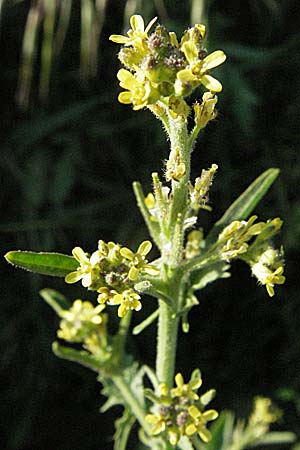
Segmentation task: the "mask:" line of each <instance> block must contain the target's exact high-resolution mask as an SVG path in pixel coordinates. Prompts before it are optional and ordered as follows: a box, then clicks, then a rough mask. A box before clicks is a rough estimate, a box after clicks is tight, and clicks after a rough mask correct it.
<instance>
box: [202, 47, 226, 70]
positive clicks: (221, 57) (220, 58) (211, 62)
mask: <svg viewBox="0 0 300 450" xmlns="http://www.w3.org/2000/svg"><path fill="white" fill-rule="evenodd" d="M225 60H226V55H225V53H224V52H222V50H216V51H215V52H213V53H210V54H209V55H207V56H206V57H205V58H204V59H203V61H202V64H203V66H202V67H203V69H205V70H210V69H213V68H214V67H217V66H219V65H220V64H222V63H223V62H224V61H225Z"/></svg>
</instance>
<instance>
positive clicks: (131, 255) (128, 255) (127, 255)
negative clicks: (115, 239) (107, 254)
mask: <svg viewBox="0 0 300 450" xmlns="http://www.w3.org/2000/svg"><path fill="white" fill-rule="evenodd" d="M120 253H121V255H122V256H123V258H126V259H129V261H133V259H134V253H133V251H131V250H130V249H129V248H127V247H122V248H121V250H120Z"/></svg>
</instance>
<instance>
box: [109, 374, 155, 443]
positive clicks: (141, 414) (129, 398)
mask: <svg viewBox="0 0 300 450" xmlns="http://www.w3.org/2000/svg"><path fill="white" fill-rule="evenodd" d="M112 381H113V383H114V384H115V386H116V387H117V388H118V390H119V392H120V394H121V396H122V398H123V400H124V402H125V403H126V404H127V405H128V406H129V408H130V410H131V412H132V414H133V415H134V416H135V417H136V419H137V420H138V422H139V423H140V425H141V426H142V427H143V429H144V431H145V432H146V433H147V434H148V435H151V427H150V425H149V424H148V423H147V422H146V420H145V415H146V413H145V410H144V408H143V406H142V405H141V404H140V402H139V401H138V399H137V398H136V396H135V395H134V393H133V392H132V390H131V387H130V386H129V385H128V384H127V383H126V382H125V381H124V378H123V377H122V375H114V376H112Z"/></svg>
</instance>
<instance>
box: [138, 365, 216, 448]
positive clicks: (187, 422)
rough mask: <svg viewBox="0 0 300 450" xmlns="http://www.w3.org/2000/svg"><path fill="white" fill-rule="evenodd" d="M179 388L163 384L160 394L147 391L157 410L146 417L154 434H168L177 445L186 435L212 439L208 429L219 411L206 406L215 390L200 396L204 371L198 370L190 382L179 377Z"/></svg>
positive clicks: (176, 379)
mask: <svg viewBox="0 0 300 450" xmlns="http://www.w3.org/2000/svg"><path fill="white" fill-rule="evenodd" d="M175 383H176V387H174V388H172V389H169V388H168V387H167V385H166V384H165V383H161V384H160V385H159V392H158V395H156V394H154V393H153V392H152V391H150V390H146V396H147V397H148V398H150V399H151V401H153V403H154V406H153V413H151V414H148V415H147V416H146V421H147V422H148V423H149V424H151V426H152V433H153V435H161V434H162V435H164V436H166V438H167V439H168V441H169V442H170V443H171V445H174V446H175V445H176V444H177V442H178V441H179V440H180V438H181V437H182V436H187V437H191V436H193V435H194V434H198V435H199V436H200V438H201V439H202V440H203V441H204V442H208V441H209V440H210V439H211V433H210V431H209V430H208V429H207V427H206V425H207V423H208V422H210V421H212V420H215V419H216V418H217V417H218V413H217V411H215V410H214V409H210V410H207V411H204V409H205V406H206V405H207V404H208V403H209V402H210V401H211V399H212V398H213V396H214V394H215V391H214V390H210V391H208V392H206V393H205V394H204V395H202V396H201V397H199V395H198V394H197V390H198V389H199V387H200V386H201V384H202V379H201V374H200V371H199V370H198V369H196V370H194V371H193V373H192V376H191V379H190V381H189V382H188V383H184V379H183V376H182V375H181V373H178V374H177V375H176V376H175Z"/></svg>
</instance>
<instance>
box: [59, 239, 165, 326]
mask: <svg viewBox="0 0 300 450" xmlns="http://www.w3.org/2000/svg"><path fill="white" fill-rule="evenodd" d="M151 248H152V244H151V242H150V241H144V242H142V243H141V244H140V246H139V248H138V250H137V252H136V253H134V252H133V251H132V250H130V249H129V248H127V247H122V246H121V245H119V244H115V243H114V242H108V243H105V242H104V241H102V240H100V241H99V244H98V250H96V251H95V252H94V253H92V255H89V254H87V253H85V252H84V251H83V250H82V249H81V248H80V247H75V248H74V249H73V251H72V253H73V256H74V258H75V259H76V260H77V261H78V262H79V264H80V265H79V267H78V268H77V270H76V271H74V272H71V273H69V274H68V275H67V276H66V277H65V281H66V283H76V282H77V281H79V280H81V283H82V285H83V286H84V287H86V288H88V289H89V290H91V291H96V292H98V302H99V303H100V304H101V305H105V304H108V305H118V306H119V308H118V316H119V317H124V316H125V314H126V313H127V312H128V311H129V310H135V311H139V310H140V309H141V307H142V304H141V302H140V298H141V297H140V295H139V294H138V292H137V291H136V290H135V289H134V285H135V283H136V282H137V281H139V280H140V279H141V277H142V275H143V274H148V275H152V276H155V275H158V274H159V269H158V268H157V267H156V266H154V265H153V264H148V261H147V259H146V255H147V254H148V253H149V252H150V250H151Z"/></svg>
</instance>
